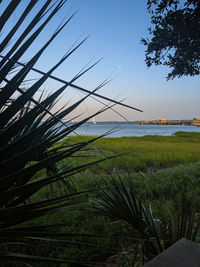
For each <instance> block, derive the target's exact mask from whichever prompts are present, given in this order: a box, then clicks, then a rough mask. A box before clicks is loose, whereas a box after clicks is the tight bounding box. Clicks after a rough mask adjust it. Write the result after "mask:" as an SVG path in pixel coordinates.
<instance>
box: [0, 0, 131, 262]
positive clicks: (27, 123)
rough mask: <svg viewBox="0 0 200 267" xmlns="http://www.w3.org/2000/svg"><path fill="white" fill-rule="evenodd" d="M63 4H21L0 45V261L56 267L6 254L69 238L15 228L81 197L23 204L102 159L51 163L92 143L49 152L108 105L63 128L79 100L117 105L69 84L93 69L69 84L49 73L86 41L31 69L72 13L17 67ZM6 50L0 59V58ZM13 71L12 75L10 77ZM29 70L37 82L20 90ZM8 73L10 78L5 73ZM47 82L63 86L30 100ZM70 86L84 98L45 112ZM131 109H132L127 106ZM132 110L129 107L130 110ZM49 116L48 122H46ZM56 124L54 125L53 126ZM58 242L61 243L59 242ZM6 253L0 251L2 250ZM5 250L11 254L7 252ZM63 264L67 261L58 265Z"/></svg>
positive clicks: (49, 0)
mask: <svg viewBox="0 0 200 267" xmlns="http://www.w3.org/2000/svg"><path fill="white" fill-rule="evenodd" d="M20 2H21V1H20V0H12V1H10V3H9V4H8V6H7V7H6V8H5V10H4V11H3V13H2V15H1V17H0V31H2V29H3V28H4V26H5V25H6V23H7V22H8V20H9V18H10V17H11V16H12V14H13V12H14V11H15V10H16V8H17V6H18V5H19V4H20ZM38 2H40V3H42V6H41V7H40V8H38V11H37V13H36V14H35V15H34V16H32V17H30V18H31V21H30V23H29V24H28V25H24V26H25V28H24V29H23V31H22V33H19V35H18V37H17V39H16V40H15V42H13V43H11V42H10V41H11V40H12V38H13V36H14V35H15V34H16V33H17V32H18V30H20V29H21V27H22V25H23V22H24V20H25V18H26V17H27V16H29V14H30V11H31V10H32V9H33V7H34V6H35V5H36V4H38ZM65 2H66V0H58V1H53V0H45V1H38V0H34V1H27V6H26V7H25V8H24V10H22V13H21V15H20V16H19V19H18V20H17V23H16V24H15V26H14V27H13V28H12V29H10V31H9V32H8V33H7V35H6V36H5V37H4V38H3V35H2V36H1V37H2V40H1V44H0V53H1V54H0V57H1V62H0V83H1V87H0V170H1V175H0V215H1V216H0V218H1V219H0V247H1V248H0V250H1V252H0V260H1V261H3V260H10V261H25V262H29V261H31V262H38V261H47V262H49V261H52V262H56V263H57V262H59V260H56V259H49V258H42V257H37V255H35V256H31V255H24V254H22V253H21V254H20V253H14V252H12V246H13V245H14V244H17V245H19V246H20V245H24V244H26V245H30V246H31V245H32V240H34V241H35V242H37V240H40V241H41V240H42V238H43V241H46V242H48V241H50V239H49V238H53V239H51V241H55V242H59V241H60V238H61V237H63V238H65V240H62V242H69V240H66V238H67V237H68V236H70V235H67V234H61V233H57V232H53V233H52V231H53V229H54V227H55V226H52V227H51V226H35V227H29V228H27V227H26V228H25V227H20V228H19V226H20V225H21V224H22V223H24V222H27V221H30V220H32V219H34V218H38V217H41V216H43V215H45V214H53V213H56V212H57V211H58V210H59V209H61V208H63V207H67V205H68V204H69V203H70V201H71V199H73V198H74V197H77V196H79V195H81V194H83V193H84V192H79V193H73V194H67V195H64V196H56V197H52V198H50V199H43V200H41V201H37V202H33V203H29V202H28V201H30V198H31V197H32V196H33V195H34V194H35V193H36V192H38V191H39V190H40V189H41V188H43V187H45V186H47V185H49V184H53V183H55V182H57V181H62V180H63V179H65V182H66V180H67V178H68V177H70V176H71V175H73V174H75V173H77V172H80V171H81V170H83V169H85V168H88V167H89V166H91V165H93V164H96V163H98V162H100V161H102V160H104V159H101V160H98V161H93V162H91V163H88V164H83V165H82V164H80V165H78V166H73V165H71V164H68V167H67V168H65V169H64V170H61V169H59V167H58V166H56V163H57V162H59V161H60V160H62V159H64V158H68V159H69V158H70V157H72V156H74V155H75V154H76V153H77V152H78V151H80V150H82V149H84V148H85V147H86V146H87V145H88V144H91V143H92V142H94V141H95V140H96V138H93V139H92V140H90V141H89V142H85V141H82V142H79V143H73V144H71V143H70V144H69V145H65V146H59V147H56V148H52V146H53V145H55V144H56V143H57V142H58V141H60V140H61V139H62V138H63V137H66V136H67V135H69V134H70V133H71V132H72V131H74V130H76V129H77V128H78V127H79V126H81V125H82V124H83V123H85V122H86V121H87V120H89V119H90V118H91V117H93V116H94V115H98V114H100V113H102V112H104V111H105V110H107V109H108V108H110V106H108V105H105V107H104V108H102V109H101V110H99V111H98V112H96V114H93V115H92V116H88V117H87V118H85V119H83V120H82V121H80V122H77V123H75V124H73V125H67V124H66V123H63V121H62V119H63V118H64V117H65V116H70V113H71V112H72V111H74V110H75V109H76V108H77V107H78V106H79V105H80V104H81V103H82V102H83V101H85V99H86V98H88V97H91V96H92V97H98V98H101V99H105V100H109V101H111V102H113V103H114V104H113V105H115V104H120V105H124V106H126V107H129V106H128V105H125V104H122V103H121V102H117V101H115V100H112V99H109V98H107V97H105V96H102V95H99V94H97V92H96V91H97V90H98V89H99V88H101V87H102V86H103V85H104V84H105V83H106V82H107V81H105V83H102V84H100V85H99V86H98V87H97V88H96V89H95V90H93V91H89V90H87V89H85V88H82V87H79V86H77V85H74V84H73V83H74V81H76V80H77V79H78V78H79V77H81V76H82V75H83V74H85V73H86V72H87V71H89V70H90V69H91V68H92V67H93V66H94V65H95V64H96V63H95V64H93V65H91V66H90V67H88V68H87V69H86V70H83V71H82V72H79V73H78V74H77V75H76V76H75V77H74V78H73V79H72V80H71V81H69V82H67V81H64V80H61V79H59V78H57V77H55V76H52V73H53V71H54V70H55V69H57V68H58V67H59V66H60V65H61V64H62V63H63V62H64V61H65V60H66V59H67V58H68V57H69V56H70V55H71V54H72V53H73V52H75V51H76V50H77V49H78V48H79V47H80V46H81V45H82V44H83V43H84V42H85V40H86V39H87V38H86V39H84V40H82V41H81V42H80V43H79V44H78V45H76V46H75V47H74V48H72V49H71V50H70V51H68V52H67V53H66V54H65V55H64V56H63V58H62V59H61V60H60V61H59V62H58V63H57V64H56V65H55V66H53V67H52V68H51V69H50V70H49V71H47V72H42V71H40V70H38V69H35V68H34V64H35V63H36V62H37V61H38V59H39V58H40V56H41V55H42V53H43V52H44V51H45V49H46V48H47V47H48V46H49V45H50V44H51V42H52V41H53V40H54V39H55V37H56V36H57V35H58V34H59V33H60V31H61V30H63V28H64V27H66V25H67V24H68V23H69V22H70V20H71V19H72V17H73V16H74V14H73V15H72V16H71V17H70V18H69V19H68V20H67V21H66V22H63V23H62V24H60V25H59V26H58V28H57V30H56V31H55V32H54V33H53V34H52V36H51V38H50V39H49V40H47V41H46V42H45V44H44V45H43V47H42V48H41V49H40V50H38V51H37V52H36V53H35V55H33V56H32V58H31V59H30V60H29V61H28V62H27V63H21V62H20V59H21V58H22V56H23V55H24V54H25V53H26V51H27V49H28V48H29V47H30V46H31V44H32V43H33V41H34V40H36V39H37V37H38V36H39V35H40V34H41V32H42V30H43V29H44V28H45V26H46V25H47V24H48V22H49V21H50V20H52V18H53V17H54V16H55V15H56V13H57V12H58V11H59V10H60V9H61V8H62V7H63V5H64V4H65ZM19 32H20V31H19ZM5 48H6V54H3V52H4V50H5ZM13 69H15V72H12V71H13ZM31 71H35V72H38V73H39V74H41V77H40V78H39V79H38V80H37V81H36V82H33V83H32V85H31V86H30V87H29V88H28V89H27V90H24V89H23V88H22V85H23V83H24V81H25V79H26V77H27V75H29V74H30V72H31ZM11 73H12V74H11ZM49 78H53V79H55V80H57V81H59V82H62V83H63V84H64V85H63V86H62V87H61V88H60V89H58V90H57V91H56V92H55V93H53V94H51V95H50V96H48V97H47V98H46V99H44V100H39V99H37V98H36V97H35V94H36V92H37V91H38V90H39V89H40V88H41V86H42V85H43V84H44V82H45V81H46V80H47V79H49ZM68 86H71V87H74V88H76V89H78V90H81V91H83V92H84V93H86V96H85V97H83V98H82V99H81V100H79V101H77V102H76V103H75V104H73V105H71V106H69V107H67V108H65V109H64V110H60V111H57V112H55V113H52V112H51V107H52V105H53V104H54V103H55V101H56V100H57V99H58V97H59V96H60V95H61V94H62V93H63V92H64V90H65V89H66V88H67V87H68ZM131 108H133V107H131ZM133 109H134V108H133ZM46 115H49V117H46ZM58 122H59V123H60V125H61V126H62V127H60V126H57V125H58ZM44 169H48V172H47V173H48V175H47V176H44V177H42V178H40V179H34V176H35V175H36V174H37V173H38V172H40V171H42V170H44ZM60 242H61V241H60ZM5 248H6V249H5ZM10 249H11V250H10ZM60 262H68V261H60Z"/></svg>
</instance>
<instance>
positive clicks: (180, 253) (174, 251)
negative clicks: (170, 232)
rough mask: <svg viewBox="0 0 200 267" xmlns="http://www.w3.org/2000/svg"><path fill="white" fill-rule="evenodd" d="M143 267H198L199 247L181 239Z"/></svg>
mask: <svg viewBox="0 0 200 267" xmlns="http://www.w3.org/2000/svg"><path fill="white" fill-rule="evenodd" d="M144 267H200V245H199V244H197V243H194V242H192V241H190V240H188V239H186V238H182V239H180V240H179V241H177V242H176V243H175V244H174V245H172V246H171V247H169V248H168V249H167V250H165V251H164V252H162V253H161V254H160V255H158V256H157V257H155V258H154V259H153V260H151V261H150V262H148V263H146V264H145V265H144Z"/></svg>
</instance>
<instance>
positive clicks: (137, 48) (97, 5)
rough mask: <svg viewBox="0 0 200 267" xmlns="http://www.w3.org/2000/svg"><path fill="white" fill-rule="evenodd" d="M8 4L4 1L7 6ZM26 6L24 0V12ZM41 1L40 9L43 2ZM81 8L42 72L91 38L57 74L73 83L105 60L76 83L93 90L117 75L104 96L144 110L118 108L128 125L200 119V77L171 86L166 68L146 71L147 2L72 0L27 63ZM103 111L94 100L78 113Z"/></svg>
mask: <svg viewBox="0 0 200 267" xmlns="http://www.w3.org/2000/svg"><path fill="white" fill-rule="evenodd" d="M8 2H9V1H7V0H4V1H3V4H2V6H5V5H7V3H8ZM27 2H28V1H22V6H21V7H23V6H25V5H26V4H27ZM39 2H40V3H39V5H40V4H41V3H43V1H39ZM77 9H78V13H77V14H76V16H75V17H74V18H73V21H72V22H71V23H70V24H69V25H68V26H67V27H66V29H64V31H63V32H62V33H61V34H60V36H59V37H58V38H57V39H56V40H55V41H54V43H53V44H52V45H51V46H50V48H48V49H47V51H46V52H45V53H44V55H43V56H42V57H41V59H40V60H39V62H38V63H37V67H39V68H40V69H42V70H48V69H49V68H50V67H51V66H52V65H53V64H55V63H56V62H57V60H58V59H60V58H61V57H62V55H63V54H64V53H65V52H66V50H67V49H68V48H69V47H70V46H71V45H72V44H73V43H74V42H75V41H76V40H78V39H79V40H80V39H81V38H84V37H85V36H87V35H88V34H89V35H90V37H89V39H88V40H87V42H86V43H85V44H84V45H83V46H82V47H81V48H80V49H79V51H77V52H76V53H75V54H73V55H72V56H71V57H70V59H69V60H67V61H66V62H65V63H64V64H63V65H62V66H61V67H60V68H59V69H58V70H56V71H55V73H54V74H55V75H57V76H58V77H61V78H63V79H65V80H70V79H71V78H72V77H73V76H74V75H75V74H76V73H77V72H78V71H79V70H80V69H81V68H82V67H83V66H84V65H85V64H86V63H88V61H89V60H93V62H94V61H95V60H97V59H99V58H101V57H104V59H103V60H102V62H100V63H99V65H98V66H96V67H95V68H94V69H93V70H91V71H90V72H89V73H88V74H86V75H85V76H84V77H83V78H81V79H80V80H79V81H77V82H76V84H78V85H80V86H83V87H85V88H87V89H89V90H93V89H94V88H95V87H96V86H97V85H98V84H99V83H100V82H102V81H103V80H104V79H106V78H107V77H109V76H110V75H113V76H114V79H113V80H112V81H111V83H110V84H108V85H106V86H105V87H104V88H102V89H101V90H100V91H99V93H102V94H104V95H106V96H108V97H112V98H115V97H118V98H117V99H118V100H121V99H124V98H127V99H126V100H125V103H127V104H129V105H132V106H134V107H137V108H140V109H142V110H143V111H144V112H143V113H139V112H136V111H133V110H128V109H126V108H119V107H118V108H116V110H118V111H119V112H121V113H122V115H123V116H125V117H126V118H127V119H128V120H130V121H134V120H141V119H156V118H158V117H159V115H160V114H162V115H163V116H165V117H167V118H168V119H192V118H193V117H194V116H196V115H200V109H199V99H200V90H199V89H200V88H199V85H200V77H183V78H179V79H178V78H176V79H174V80H173V81H166V76H167V73H168V71H169V69H167V68H166V67H162V66H161V67H151V68H150V69H147V67H146V65H145V62H144V58H145V52H144V51H145V47H144V46H143V45H142V44H141V43H140V39H141V37H146V36H147V35H148V33H147V28H148V27H150V16H149V14H148V12H147V10H146V0H135V1H133V0H69V1H68V2H67V3H66V5H65V7H64V8H63V9H62V10H61V11H60V12H59V14H58V15H57V16H56V18H55V19H54V22H53V23H51V24H50V25H49V26H48V28H47V29H46V30H45V31H44V32H43V34H42V35H41V37H40V38H39V39H38V41H37V42H36V43H34V44H33V47H32V49H30V51H29V53H30V54H28V53H27V56H26V59H28V58H30V56H31V53H33V52H34V51H35V49H36V48H37V47H39V46H40V45H42V44H43V42H44V39H45V38H47V37H48V36H50V33H51V31H52V30H54V29H55V28H56V26H57V24H58V23H59V22H60V21H61V20H62V18H64V17H65V15H67V14H72V13H73V11H75V10H77ZM18 12H19V11H18ZM19 13H20V12H19ZM19 13H17V12H16V14H14V16H13V18H12V19H11V25H12V24H14V23H15V22H16V19H17V15H18V14H19ZM33 13H34V12H33ZM58 86H60V85H58V84H56V83H54V82H52V81H49V82H47V84H46V86H45V88H46V90H47V89H49V90H55V89H56V88H58ZM80 96H81V94H80V93H77V92H75V91H74V90H68V91H67V92H66V93H65V94H64V95H63V97H62V99H61V103H62V104H64V103H65V102H68V101H69V100H70V101H71V103H72V102H73V101H75V99H77V98H78V97H80ZM100 107H102V106H101V105H99V104H98V103H96V102H95V101H94V100H90V101H87V103H86V104H84V105H83V106H82V107H81V108H80V109H79V110H78V111H77V112H78V113H81V112H84V114H88V113H89V114H91V113H92V112H94V111H95V110H97V109H98V108H100ZM96 120H106V121H107V120H118V121H121V120H122V118H120V117H119V116H118V115H116V114H115V113H113V112H112V111H109V112H106V113H105V114H103V115H101V116H99V117H98V118H96Z"/></svg>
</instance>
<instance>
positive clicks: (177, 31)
mask: <svg viewBox="0 0 200 267" xmlns="http://www.w3.org/2000/svg"><path fill="white" fill-rule="evenodd" d="M147 8H148V11H149V13H150V14H151V23H152V27H151V28H149V29H148V31H149V34H150V36H151V39H150V40H149V39H148V38H147V39H144V38H143V39H142V40H141V41H142V43H143V44H144V45H145V46H146V47H147V49H146V60H145V61H146V64H147V66H148V67H150V66H151V65H152V64H155V65H161V64H163V65H166V66H168V67H169V68H170V69H171V72H170V73H169V74H168V76H167V79H168V80H169V79H173V78H175V77H181V76H194V75H199V74H200V1H199V0H184V1H181V0H148V2H147Z"/></svg>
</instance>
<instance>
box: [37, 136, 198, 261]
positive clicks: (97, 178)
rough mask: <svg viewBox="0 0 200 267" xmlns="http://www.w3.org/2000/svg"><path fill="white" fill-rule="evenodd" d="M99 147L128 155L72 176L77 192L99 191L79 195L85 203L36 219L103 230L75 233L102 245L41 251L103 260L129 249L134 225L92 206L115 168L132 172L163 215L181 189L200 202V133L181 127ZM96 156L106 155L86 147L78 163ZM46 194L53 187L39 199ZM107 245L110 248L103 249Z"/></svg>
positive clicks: (83, 229)
mask: <svg viewBox="0 0 200 267" xmlns="http://www.w3.org/2000/svg"><path fill="white" fill-rule="evenodd" d="M78 138H79V137H70V140H71V141H73V140H74V139H76V141H77V140H78ZM81 138H82V137H81ZM84 139H87V137H84ZM67 142H68V139H67V140H63V141H62V143H67ZM96 147H97V148H98V149H100V150H101V151H102V152H103V153H106V154H107V155H114V154H118V153H119V154H121V153H128V154H126V155H124V156H122V157H119V158H116V159H113V160H112V163H111V164H110V163H108V162H103V163H101V164H99V165H98V166H95V167H92V168H90V169H89V170H86V171H84V172H83V173H81V174H78V175H75V176H74V177H72V180H71V185H72V186H73V187H74V188H75V189H76V190H77V191H84V190H93V192H91V193H90V194H87V195H85V196H82V197H81V198H80V199H77V200H73V201H72V203H71V204H72V205H74V204H77V203H79V204H78V205H77V206H72V207H71V208H70V209H68V210H66V211H65V213H64V214H59V215H56V216H45V217H43V218H40V219H38V220H35V223H38V221H39V220H40V222H42V223H44V224H45V223H48V224H50V223H52V224H54V223H55V222H56V223H58V222H59V223H61V224H63V225H64V226H62V230H64V231H65V232H67V233H83V234H84V233H88V234H94V235H95V234H100V235H102V236H106V238H104V237H102V238H98V237H93V238H89V237H87V238H72V239H73V240H74V241H83V242H89V243H92V244H95V245H97V247H94V248H91V247H85V246H77V245H74V246H65V247H58V248H50V247H49V248H43V250H41V251H38V253H41V254H45V255H46V256H58V255H59V257H61V258H63V259H67V258H70V259H73V260H81V261H101V262H102V261H105V260H106V258H108V257H109V256H110V255H114V254H117V251H123V247H125V246H126V244H127V240H126V239H124V236H126V234H127V231H129V230H128V229H127V228H126V227H124V226H123V224H122V223H120V222H118V223H114V222H113V221H110V220H109V219H108V218H104V217H102V216H96V214H94V213H93V212H91V210H90V209H91V206H92V203H93V199H94V198H96V197H97V194H96V192H95V191H94V189H98V188H101V187H103V186H104V181H109V180H110V179H111V175H110V174H111V173H112V174H114V176H115V177H116V179H117V175H116V171H115V170H117V169H118V172H119V173H120V176H121V177H127V175H130V177H131V179H133V181H134V184H135V189H136V191H137V192H138V195H139V196H140V197H141V198H145V199H146V200H151V203H153V208H154V210H155V211H156V213H158V214H159V213H160V212H161V210H162V211H163V214H165V216H167V215H166V214H167V212H166V210H165V208H166V207H165V206H166V203H170V201H172V200H173V198H174V197H175V196H177V195H178V194H180V192H184V194H185V196H186V198H188V199H189V198H190V197H191V196H192V197H194V196H195V198H196V204H197V205H198V203H199V200H200V199H199V196H198V195H199V194H198V192H199V191H200V163H199V159H200V133H183V132H178V133H176V134H175V135H174V136H168V137H164V136H145V137H128V138H125V137H124V138H102V139H100V140H98V141H97V142H96ZM88 152H89V154H90V155H91V157H92V159H90V158H84V157H82V156H84V155H88ZM94 158H95V159H98V158H100V156H99V155H98V153H97V152H95V151H92V150H91V151H83V152H81V157H77V158H73V159H72V163H73V164H75V165H77V164H80V163H82V162H83V161H84V162H89V161H91V160H93V159H94ZM53 191H54V194H56V193H58V192H61V193H62V194H64V193H67V192H68V189H67V188H66V187H65V186H63V185H62V184H61V186H59V185H58V184H55V185H54V186H53ZM44 194H45V195H46V196H47V197H48V195H49V194H52V193H51V190H50V188H46V189H43V190H41V191H40V192H39V193H38V194H36V195H35V196H34V198H35V199H38V198H40V196H41V195H44ZM79 201H80V202H79ZM117 236H118V237H119V236H120V241H119V240H118V241H116V237H117ZM129 237H130V234H129ZM132 237H133V236H132ZM133 238H134V237H133ZM117 243H118V244H120V245H117ZM103 246H104V247H108V248H110V249H107V248H102V247H103ZM113 250H114V251H113ZM122 256H123V253H122V254H119V257H122ZM120 260H121V258H120Z"/></svg>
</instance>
